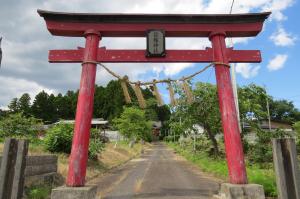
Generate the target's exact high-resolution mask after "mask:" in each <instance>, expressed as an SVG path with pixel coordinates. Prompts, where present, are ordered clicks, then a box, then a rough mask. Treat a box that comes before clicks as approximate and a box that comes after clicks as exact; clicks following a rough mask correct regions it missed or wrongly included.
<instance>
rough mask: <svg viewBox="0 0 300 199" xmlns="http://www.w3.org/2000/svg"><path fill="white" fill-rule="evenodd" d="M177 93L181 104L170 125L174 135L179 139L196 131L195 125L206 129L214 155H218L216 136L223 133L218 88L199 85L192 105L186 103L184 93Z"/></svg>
mask: <svg viewBox="0 0 300 199" xmlns="http://www.w3.org/2000/svg"><path fill="white" fill-rule="evenodd" d="M177 90H178V89H177ZM177 93H178V94H179V95H180V99H179V104H178V106H177V107H176V109H175V110H174V111H173V113H172V116H171V119H170V124H169V126H170V128H171V130H172V133H175V134H176V135H177V136H176V137H179V135H184V134H185V133H189V132H191V131H194V125H195V124H198V125H200V126H202V127H203V128H204V129H205V134H206V136H207V138H208V139H210V140H211V142H210V146H211V147H212V148H214V155H218V154H219V147H218V144H217V141H216V138H215V136H216V135H217V134H218V133H220V132H221V121H220V120H221V118H220V111H219V105H218V98H217V88H216V86H214V85H212V84H209V83H197V84H196V87H195V89H194V91H193V93H194V97H195V101H194V103H193V104H191V105H189V104H187V103H186V102H185V100H184V98H185V96H184V93H183V92H181V91H180V90H178V91H177ZM180 120H181V121H180ZM194 132H195V131H194ZM184 136H185V135H184ZM211 147H209V148H211Z"/></svg>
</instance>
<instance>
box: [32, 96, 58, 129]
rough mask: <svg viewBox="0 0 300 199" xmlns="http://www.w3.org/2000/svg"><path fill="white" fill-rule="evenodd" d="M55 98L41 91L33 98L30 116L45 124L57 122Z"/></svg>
mask: <svg viewBox="0 0 300 199" xmlns="http://www.w3.org/2000/svg"><path fill="white" fill-rule="evenodd" d="M54 99H55V96H54V95H53V94H51V95H50V96H49V95H48V93H46V92H45V91H41V92H40V93H39V94H37V95H36V96H35V99H34V101H33V105H32V107H31V108H32V114H33V115H34V116H35V117H36V118H39V119H42V120H43V121H44V122H45V123H53V122H55V121H57V120H58V117H57V108H56V107H55V101H54Z"/></svg>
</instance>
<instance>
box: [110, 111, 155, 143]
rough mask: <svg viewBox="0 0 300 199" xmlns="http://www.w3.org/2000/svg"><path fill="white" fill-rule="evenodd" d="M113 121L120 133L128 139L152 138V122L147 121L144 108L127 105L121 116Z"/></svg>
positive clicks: (148, 139)
mask: <svg viewBox="0 0 300 199" xmlns="http://www.w3.org/2000/svg"><path fill="white" fill-rule="evenodd" d="M113 122H114V124H115V126H116V128H117V129H118V130H119V131H120V133H121V134H122V135H123V136H124V137H126V138H128V139H143V140H146V141H150V140H151V122H150V121H147V119H146V117H145V111H143V110H140V109H138V108H134V107H126V108H124V111H123V113H122V114H121V116H120V118H116V119H114V120H113Z"/></svg>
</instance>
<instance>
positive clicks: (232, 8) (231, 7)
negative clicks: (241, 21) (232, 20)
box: [229, 0, 234, 14]
mask: <svg viewBox="0 0 300 199" xmlns="http://www.w3.org/2000/svg"><path fill="white" fill-rule="evenodd" d="M233 5H234V0H232V3H231V7H230V12H229V14H231V13H232V9H233Z"/></svg>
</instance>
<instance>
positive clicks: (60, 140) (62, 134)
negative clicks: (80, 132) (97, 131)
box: [44, 124, 104, 159]
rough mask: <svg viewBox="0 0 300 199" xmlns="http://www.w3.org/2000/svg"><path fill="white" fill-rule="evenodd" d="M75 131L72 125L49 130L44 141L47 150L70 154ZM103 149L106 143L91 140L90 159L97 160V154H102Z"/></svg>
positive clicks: (94, 139)
mask: <svg viewBox="0 0 300 199" xmlns="http://www.w3.org/2000/svg"><path fill="white" fill-rule="evenodd" d="M73 131H74V128H73V125H72V124H57V125H55V126H54V127H52V128H51V129H49V130H48V131H47V134H46V137H45V140H44V143H45V148H46V150H48V151H50V152H53V153H66V154H70V152H71V148H72V139H73ZM92 131H93V130H92ZM93 132H94V131H93ZM91 134H92V133H91ZM103 149H104V143H103V142H102V141H101V140H100V139H98V138H93V139H90V144H89V153H88V154H89V158H91V159H97V154H100V153H101V152H102V151H103Z"/></svg>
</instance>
